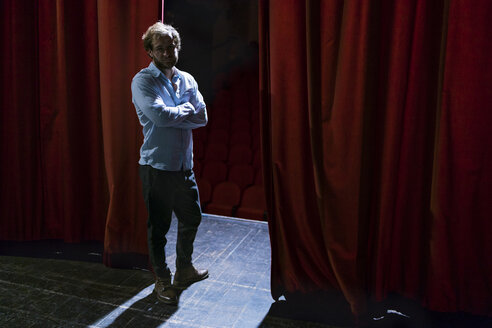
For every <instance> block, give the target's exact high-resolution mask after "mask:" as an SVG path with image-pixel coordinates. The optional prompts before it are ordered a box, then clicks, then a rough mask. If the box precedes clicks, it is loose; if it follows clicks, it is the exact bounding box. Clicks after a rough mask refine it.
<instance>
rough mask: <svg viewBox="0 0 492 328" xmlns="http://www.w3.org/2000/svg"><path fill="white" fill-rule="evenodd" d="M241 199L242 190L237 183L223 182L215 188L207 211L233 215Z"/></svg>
mask: <svg viewBox="0 0 492 328" xmlns="http://www.w3.org/2000/svg"><path fill="white" fill-rule="evenodd" d="M240 199H241V190H240V189H239V186H238V185H237V184H235V183H234V182H231V181H224V182H221V183H219V184H218V185H217V186H216V187H215V188H214V191H213V194H212V201H211V202H210V203H209V204H208V205H207V213H210V214H217V215H225V216H233V215H234V211H235V209H236V207H237V205H238V204H239V201H240Z"/></svg>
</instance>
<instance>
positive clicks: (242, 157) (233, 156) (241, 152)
mask: <svg viewBox="0 0 492 328" xmlns="http://www.w3.org/2000/svg"><path fill="white" fill-rule="evenodd" d="M251 157H252V151H251V149H250V148H249V146H246V145H235V146H232V148H231V150H230V152H229V160H228V163H229V164H231V165H233V164H249V163H251Z"/></svg>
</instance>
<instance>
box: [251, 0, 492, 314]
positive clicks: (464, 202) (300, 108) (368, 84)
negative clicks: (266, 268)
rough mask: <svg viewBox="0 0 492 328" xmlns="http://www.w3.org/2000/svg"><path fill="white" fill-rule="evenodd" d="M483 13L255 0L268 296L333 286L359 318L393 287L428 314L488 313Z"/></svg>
mask: <svg viewBox="0 0 492 328" xmlns="http://www.w3.org/2000/svg"><path fill="white" fill-rule="evenodd" d="M490 7H491V6H490V5H489V4H488V3H485V2H480V3H477V4H469V3H466V2H464V1H455V2H449V3H448V2H445V1H444V0H441V1H433V2H428V1H422V0H414V1H405V2H401V1H399V2H394V1H380V2H345V1H306V2H298V1H277V0H270V1H260V10H259V15H260V20H259V21H260V55H261V57H262V59H261V61H260V65H261V67H260V73H261V74H260V77H261V81H260V88H261V90H260V95H261V99H260V100H261V111H262V113H261V117H262V122H261V124H262V132H263V134H262V143H263V145H262V147H263V148H262V150H263V151H262V154H263V164H264V168H263V169H264V180H265V186H266V187H265V188H266V192H267V195H268V196H267V198H268V199H267V200H268V202H267V204H268V209H269V225H270V236H271V243H272V295H273V297H274V298H275V299H277V298H278V297H279V296H281V295H286V297H287V299H288V296H289V295H293V294H295V293H303V294H306V295H309V294H312V293H314V292H317V291H327V292H329V291H330V290H339V291H341V292H342V293H343V295H344V297H345V299H346V300H347V301H348V303H349V304H350V306H351V309H352V312H353V313H355V314H361V313H363V312H364V311H365V306H366V303H367V301H369V300H383V299H384V298H385V297H387V296H388V295H389V294H391V293H397V294H400V295H402V296H404V297H406V298H410V299H414V300H418V301H420V303H421V304H423V305H426V306H428V307H429V308H431V309H434V310H440V311H468V312H472V313H475V314H485V315H490V314H491V313H490V308H489V307H488V305H487V304H491V303H490V301H491V299H490V295H491V294H490V293H488V296H487V291H490V286H491V283H492V279H491V278H490V277H492V275H490V261H488V262H487V255H486V254H487V252H490V251H491V250H492V248H491V246H490V242H488V241H487V240H486V239H485V236H487V235H488V233H490V227H491V224H490V223H489V222H488V221H486V220H485V217H486V216H487V215H488V216H490V208H489V207H488V205H485V204H488V203H490V201H487V199H489V200H490V199H491V198H490V191H488V189H486V188H485V187H484V186H485V185H486V184H485V183H486V182H485V181H489V180H488V179H490V169H488V170H487V169H485V168H486V167H487V164H489V163H490V162H489V161H490V156H489V152H490V151H489V149H490V145H491V143H490V137H488V136H487V135H485V133H484V130H483V127H484V126H485V123H484V122H489V123H490V122H491V120H490V118H491V117H490V114H489V113H488V112H486V111H485V108H487V104H489V105H490V97H489V96H488V94H489V92H487V86H490V78H489V76H490V74H488V72H489V71H488V69H489V67H490V65H487V62H486V60H485V58H488V57H490V54H491V53H490V41H487V40H485V35H486V31H487V29H486V23H485V21H484V20H482V19H485V17H486V15H487V14H488V13H490ZM448 8H449V10H450V15H449V21H444V19H448V18H447V17H448V16H447V15H446V13H447V10H448ZM472 19H473V22H471V20H472ZM451 25H452V26H453V27H452V28H451V27H449V26H451ZM443 26H444V27H446V29H445V30H443ZM447 27H449V28H447ZM471 31H473V32H471ZM471 33H478V40H477V38H475V40H477V41H473V42H472V41H470V40H471V39H472V37H471ZM458 44H459V46H458ZM453 47H455V48H453ZM458 48H459V50H460V51H458ZM471 49H473V50H471ZM442 50H445V51H446V54H445V56H444V55H443V54H442ZM450 53H452V55H450ZM444 58H445V63H443V62H442V61H443V59H444ZM440 67H444V69H440ZM443 73H444V78H443V76H442V74H443ZM462 76H464V77H465V81H469V82H470V85H469V86H468V87H467V88H464V85H462V84H461V83H460V82H461V80H460V78H461V77H462ZM466 78H467V79H468V80H466ZM441 81H443V82H442V85H443V93H442V95H443V102H442V106H441V108H438V104H441V102H440V98H441V94H440V82H441ZM478 82H481V83H478ZM456 85H459V86H460V87H461V89H460V92H458V91H457V90H453V92H451V91H450V89H451V88H452V87H455V86H456ZM472 86H473V88H472ZM463 91H466V92H467V93H465V95H463ZM450 94H452V95H453V97H455V98H456V100H455V99H453V98H452V97H451V96H450ZM457 95H460V96H457ZM460 100H461V103H460ZM439 113H441V114H440V115H439V116H438V115H437V114H439ZM436 117H437V118H438V120H437V121H436ZM479 122H481V123H479ZM437 126H439V127H440V132H439V134H437ZM470 128H471V129H473V132H471V131H470V130H469V129H470ZM436 138H437V139H436ZM434 140H437V141H438V142H434ZM465 149H466V151H465ZM457 151H458V153H456V152H457ZM436 154H437V155H436ZM463 155H465V156H464V158H463ZM435 158H437V161H438V163H437V170H436V169H435V168H436V165H435V164H436V163H435ZM488 167H491V166H490V165H489V166H488ZM466 178H468V179H466ZM433 181H435V182H436V183H435V184H434V185H435V186H436V187H434V188H433ZM444 181H445V182H444ZM457 186H460V187H461V186H462V187H464V189H463V191H462V190H461V189H455V188H456V187H457ZM433 191H436V192H437V195H434V194H433ZM465 191H466V192H468V194H466V195H467V196H465V195H464V193H465ZM451 209H456V210H451ZM472 222H473V223H472ZM464 231H466V233H465V234H464V235H461V234H462V233H463V232H464ZM477 236H478V238H477ZM458 240H461V241H463V243H453V241H458ZM478 254H480V255H482V257H481V256H479V255H478ZM456 261H458V262H456ZM484 262H487V263H486V264H484ZM441 264H442V265H441ZM460 265H461V266H460ZM457 266H460V269H457ZM467 268H472V269H473V270H472V272H473V274H472V273H469V271H466V269H467ZM486 277H488V278H486ZM473 296H479V297H478V299H476V298H475V299H474V301H473V302H472V303H473V304H474V305H475V307H473V308H472V307H471V306H467V305H466V304H468V303H467V302H468V301H471V298H473Z"/></svg>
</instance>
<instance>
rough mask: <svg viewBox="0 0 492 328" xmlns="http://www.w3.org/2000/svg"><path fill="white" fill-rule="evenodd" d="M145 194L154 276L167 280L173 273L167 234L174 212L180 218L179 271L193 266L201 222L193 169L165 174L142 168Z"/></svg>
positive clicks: (150, 168)
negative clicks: (171, 272) (169, 261)
mask: <svg viewBox="0 0 492 328" xmlns="http://www.w3.org/2000/svg"><path fill="white" fill-rule="evenodd" d="M139 171H140V172H139V173H140V178H141V179H142V186H143V195H144V200H145V205H146V206H147V211H148V213H149V217H148V220H147V241H148V244H149V256H150V261H151V263H152V267H153V269H154V273H155V274H156V275H157V276H160V277H166V276H168V275H169V273H170V271H169V268H168V266H167V263H166V253H165V246H166V243H167V239H166V234H167V232H168V231H169V227H170V225H171V219H172V213H173V211H174V213H175V214H176V217H177V218H178V238H177V242H176V268H177V269H180V268H185V267H187V266H190V265H191V255H192V253H193V242H194V240H195V236H196V232H197V229H198V226H199V224H200V222H201V220H202V210H201V208H200V200H199V199H200V198H199V195H198V187H197V185H196V181H195V175H194V173H193V171H192V170H187V171H162V170H158V169H155V168H153V167H151V166H150V165H140V168H139Z"/></svg>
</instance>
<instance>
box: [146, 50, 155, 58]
mask: <svg viewBox="0 0 492 328" xmlns="http://www.w3.org/2000/svg"><path fill="white" fill-rule="evenodd" d="M147 55H148V56H149V57H150V58H152V59H154V57H152V50H147Z"/></svg>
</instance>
